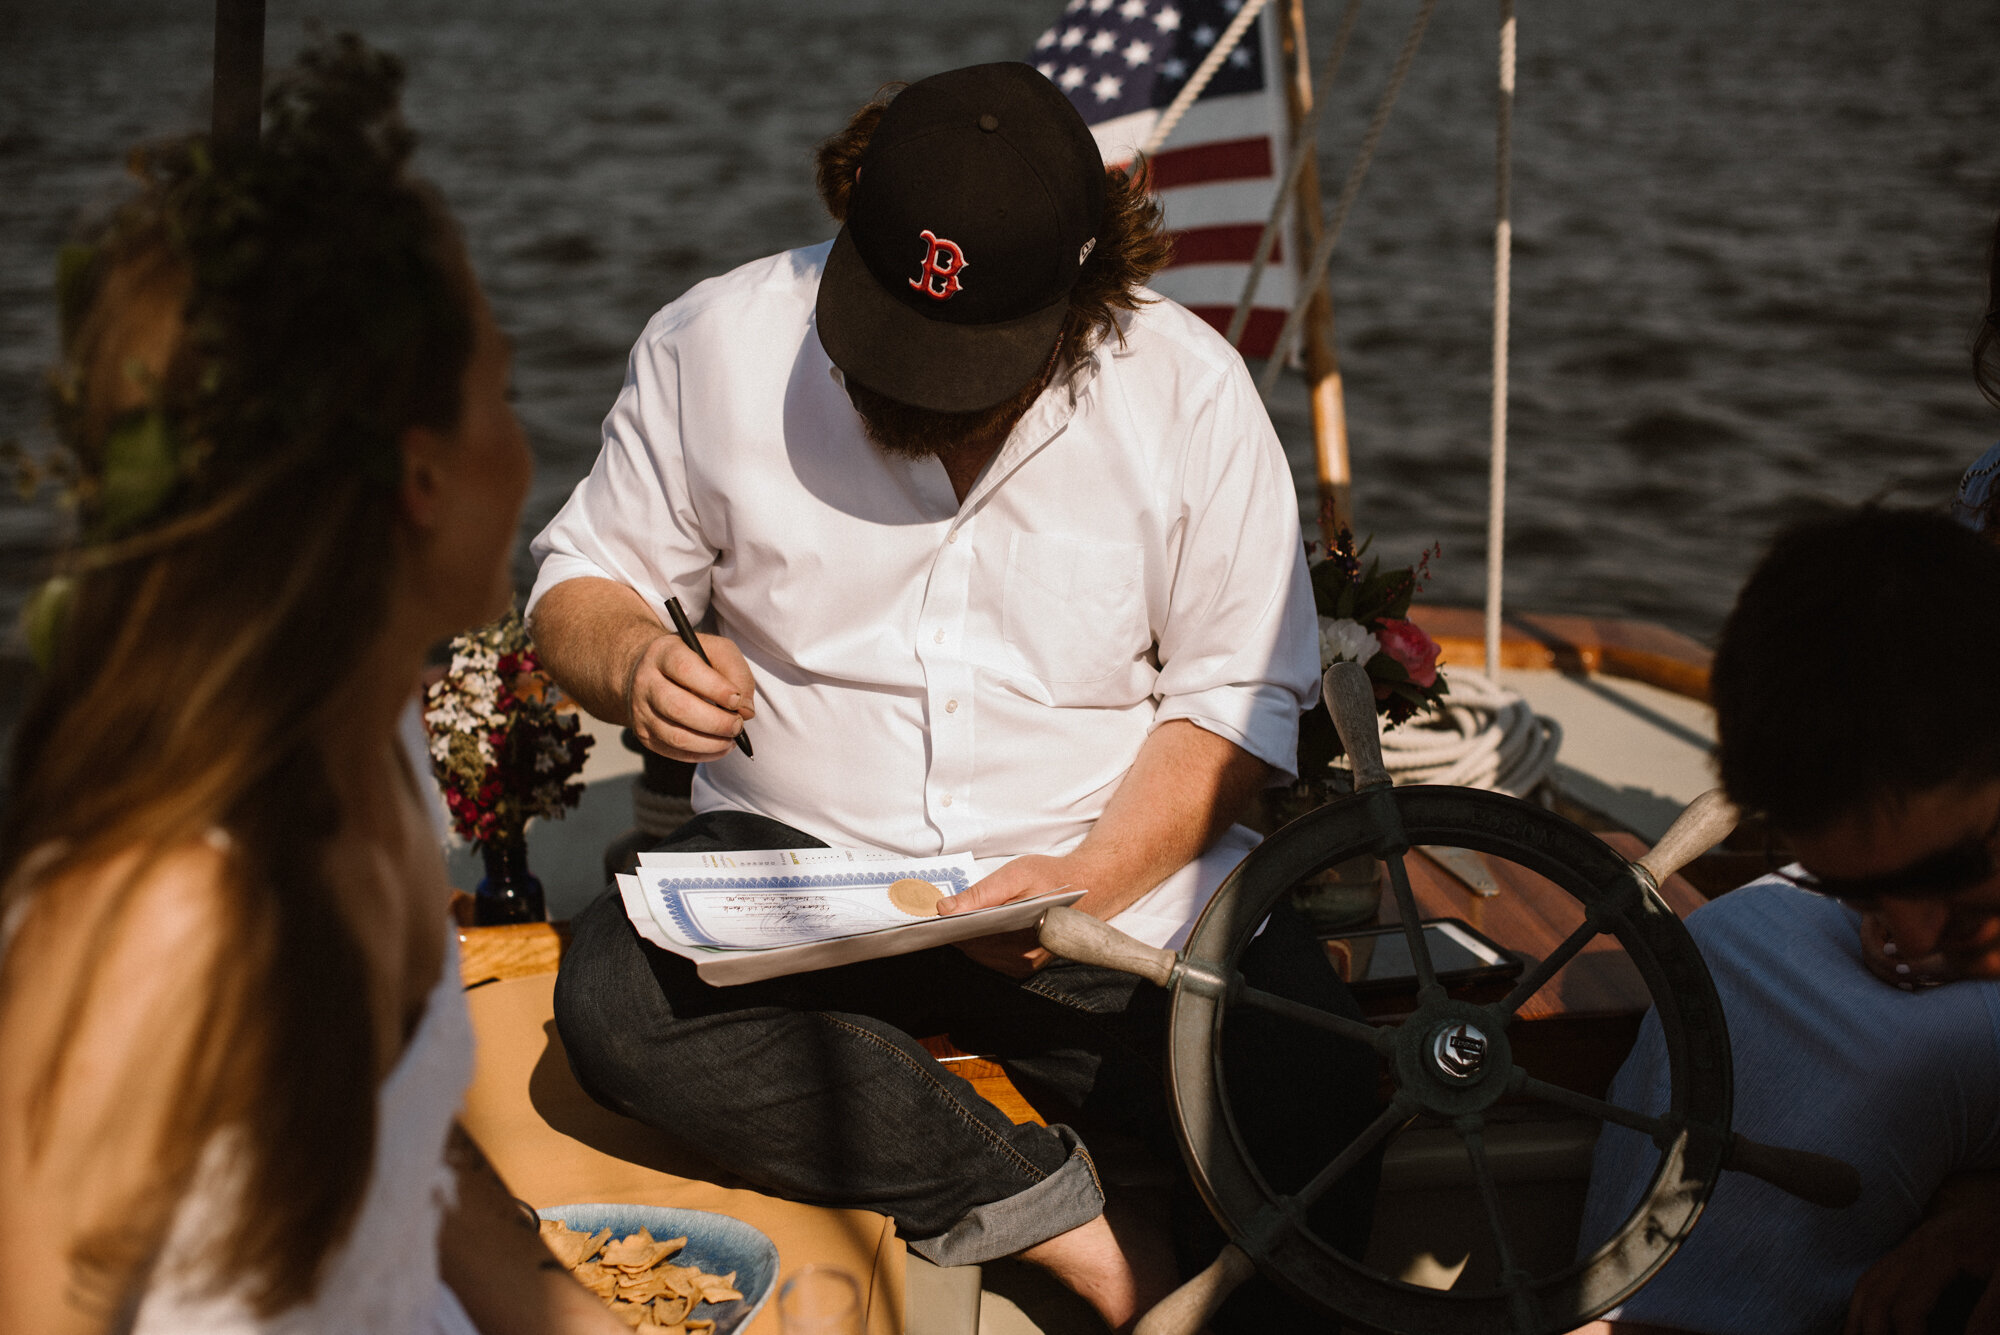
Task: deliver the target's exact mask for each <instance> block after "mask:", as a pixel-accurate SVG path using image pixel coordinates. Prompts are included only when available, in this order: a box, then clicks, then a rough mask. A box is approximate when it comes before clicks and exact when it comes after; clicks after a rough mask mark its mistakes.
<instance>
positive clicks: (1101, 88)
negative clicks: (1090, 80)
mask: <svg viewBox="0 0 2000 1335" xmlns="http://www.w3.org/2000/svg"><path fill="white" fill-rule="evenodd" d="M1124 87H1125V81H1124V80H1123V79H1120V78H1118V77H1117V76H1115V75H1111V74H1107V75H1105V76H1104V77H1103V78H1101V79H1099V80H1098V81H1097V82H1096V83H1094V84H1092V85H1090V91H1091V92H1093V93H1095V94H1096V95H1097V100H1098V101H1100V102H1110V101H1113V100H1115V99H1116V98H1117V96H1118V94H1119V93H1120V92H1121V91H1123V90H1124Z"/></svg>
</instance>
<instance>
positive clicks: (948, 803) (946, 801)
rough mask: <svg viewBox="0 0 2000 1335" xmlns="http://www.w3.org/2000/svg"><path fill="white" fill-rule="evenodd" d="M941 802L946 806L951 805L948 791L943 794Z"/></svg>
mask: <svg viewBox="0 0 2000 1335" xmlns="http://www.w3.org/2000/svg"><path fill="white" fill-rule="evenodd" d="M943 802H944V805H946V806H950V805H951V794H950V793H946V794H945V795H944V798H943Z"/></svg>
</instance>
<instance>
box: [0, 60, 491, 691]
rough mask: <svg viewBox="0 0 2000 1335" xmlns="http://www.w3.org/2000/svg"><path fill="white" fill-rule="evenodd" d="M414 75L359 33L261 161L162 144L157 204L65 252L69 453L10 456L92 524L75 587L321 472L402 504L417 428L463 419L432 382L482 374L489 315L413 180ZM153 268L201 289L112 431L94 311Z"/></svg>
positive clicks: (47, 619) (285, 81)
mask: <svg viewBox="0 0 2000 1335" xmlns="http://www.w3.org/2000/svg"><path fill="white" fill-rule="evenodd" d="M402 78H403V72H402V66H401V64H400V62H398V61H397V60H396V58H395V57H393V56H391V55H389V54H387V53H386V52H381V51H376V50H374V49H372V48H370V47H369V46H367V45H366V44H365V43H363V42H362V41H361V40H360V38H358V37H355V36H353V35H352V34H343V35H341V36H338V37H334V38H331V39H321V40H317V41H316V42H315V43H314V44H313V45H311V46H309V47H308V48H307V49H306V50H305V51H304V52H303V53H302V54H301V55H300V57H299V59H298V61H297V62H296V63H295V64H294V65H293V66H292V67H290V68H289V69H287V70H285V71H284V72H282V73H281V74H279V75H278V76H277V77H275V78H274V79H273V81H272V86H271V89H270V91H269V93H268V94H267V96H266V98H265V107H264V110H265V128H264V132H263V136H262V139H261V141H260V143H259V146H258V148H257V150H256V151H255V152H254V153H250V154H245V155H241V156H240V157H232V158H228V159H218V158H217V157H216V156H215V154H214V153H213V152H212V150H211V145H210V142H209V139H208V137H207V136H206V135H201V134H194V135H189V136H185V137H183V138H180V139H176V140H171V141H166V142H162V143H156V144H152V145H147V146H143V147H141V148H139V149H137V150H135V151H134V152H133V153H132V155H131V157H130V159H129V165H130V168H131V171H132V173H133V175H134V176H136V177H137V178H138V179H139V180H140V182H141V183H142V186H143V188H142V190H141V193H140V194H139V195H138V196H137V197H136V198H135V199H133V200H132V201H130V202H128V203H127V204H126V205H125V206H124V207H123V208H121V209H120V210H119V211H118V212H117V213H116V214H114V215H113V217H112V218H111V219H110V221H109V222H108V223H106V224H105V225H103V226H102V227H100V228H99V229H98V230H97V232H96V234H95V235H93V236H92V237H90V238H89V239H87V240H85V241H81V242H77V243H73V244H71V245H68V246H65V247H64V248H63V249H62V251H61V253H60V254H59V256H58V259H57V266H56V269H57V272H56V295H57V303H58V310H59V315H60V322H61V337H62V348H63V359H62V363H61V365H60V366H59V367H58V368H57V369H56V370H55V372H54V373H53V374H52V375H51V377H50V386H49V387H50V400H51V410H52V411H51V416H52V419H53V424H54V427H55V434H56V440H57V452H56V454H54V455H53V456H51V457H50V458H48V459H45V460H30V459H27V458H26V457H25V456H24V454H23V453H22V451H21V450H20V449H19V448H18V447H17V446H15V447H10V448H7V449H4V450H0V462H5V461H9V460H11V462H12V463H13V464H14V466H15V472H16V474H17V484H18V485H19V486H20V487H21V488H22V489H23V490H25V491H28V492H29V493H32V492H33V491H35V490H39V489H40V488H41V487H43V486H45V485H48V484H51V483H53V484H54V485H55V486H56V488H57V489H58V490H59V492H60V493H61V503H62V504H63V506H64V507H65V508H67V509H69V510H70V511H71V512H72V513H73V514H74V515H75V516H76V520H77V537H78V546H77V549H76V550H75V551H74V552H73V553H72V554H71V556H70V558H69V560H70V564H71V566H72V567H73V570H72V573H76V572H81V571H86V570H89V569H92V568H98V567H102V566H107V565H111V564H114V563H117V562H120V561H124V560H127V559H131V558H133V557H136V556H140V555H145V554H150V553H153V552H157V551H159V550H161V549H162V548H164V547H166V546H170V545H171V544H172V543H174V542H175V541H177V540H179V539H180V538H182V537H184V536H186V535H187V534H190V533H193V532H198V531H200V530H201V529H202V528H204V527H206V525H207V523H208V522H210V521H212V520H213V519H215V518H218V517H219V516H220V515H221V514H222V513H226V512H227V511H229V510H231V509H233V508H234V507H235V506H237V505H241V504H245V503H254V499H253V498H254V495H255V493H256V492H257V490H258V489H259V488H260V487H262V486H264V485H268V484H269V483H271V482H273V481H275V480H277V479H280V478H284V477H287V476H295V475H297V474H298V473H300V472H301V471H304V472H307V473H319V474H322V475H324V476H328V477H339V476H343V475H344V476H349V477H359V478H362V479H364V480H365V481H367V482H369V483H373V484H377V485H380V486H382V487H384V488H385V489H391V488H393V487H394V486H395V484H396V481H397V478H398V477H399V475H400V471H401V453H400V448H399V441H400V437H401V433H402V430H403V428H404V427H406V426H407V425H409V424H410V423H412V422H419V421H421V422H425V423H435V424H441V425H448V424H450V423H451V422H452V421H454V420H455V418H456V413H457V400H458V383H457V376H456V375H449V376H439V375H436V374H430V373H429V372H431V371H432V370H433V368H434V367H435V366H436V365H437V363H438V362H439V361H440V360H443V361H445V362H449V361H451V360H452V358H453V357H454V356H455V357H456V358H457V367H458V368H459V369H462V366H463V363H464V358H465V356H467V355H469V351H470V345H471V324H470V316H469V313H468V311H467V309H466V300H465V294H464V290H463V286H462V282H461V280H460V277H459V274H458V272H457V269H456V267H455V266H456V265H457V263H458V261H457V260H456V258H455V257H454V258H446V257H444V256H443V255H442V254H441V250H440V238H441V236H442V235H443V234H445V231H446V224H445V223H444V221H443V219H444V214H443V211H442V209H441V207H440V206H439V205H437V204H436V203H435V202H434V201H433V200H432V199H431V198H430V197H429V196H428V195H426V194H424V193H423V192H422V190H421V189H420V188H419V187H418V186H416V185H415V184H414V183H413V182H412V181H411V180H410V179H409V178H408V177H407V176H406V175H405V167H406V164H407V162H408V159H409V156H410V152H411V149H412V147H413V144H414V137H413V136H412V135H411V133H410V131H409V130H408V128H407V127H406V126H405V125H404V124H403V122H402V119H401V116H400V113H399V111H398V97H399V94H400V90H401V86H402ZM148 255H151V256H155V257H160V256H164V257H165V258H166V259H168V260H169V261H170V262H171V264H172V265H173V266H174V267H175V268H177V269H178V270H179V271H180V272H181V273H182V274H184V275H185V279H184V282H183V284H182V286H183V287H184V290H185V292H186V298H185V303H184V305H183V307H182V309H181V311H180V312H179V315H180V321H181V326H182V330H183V333H182V336H181V337H180V338H179V339H178V340H177V347H176V350H175V352H174V354H173V357H172V359H171V361H170V363H169V364H168V365H167V366H165V367H163V368H154V369H150V370H149V369H148V368H144V367H141V366H139V365H138V364H137V363H128V364H127V365H125V366H123V367H120V368H117V370H118V372H119V373H120V374H122V375H124V376H125V377H126V380H127V383H128V384H129V385H130V387H131V388H132V389H134V390H136V391H137V395H136V397H137V398H138V399H139V402H138V404H137V405H136V406H134V407H131V408H129V409H127V410H126V411H123V412H121V413H118V414H117V415H115V416H111V417H109V418H108V419H107V418H105V417H104V416H103V414H102V405H99V404H93V403H91V402H90V399H89V396H88V393H87V388H88V387H89V386H90V384H91V381H90V376H91V374H92V371H93V366H92V364H91V363H92V360H93V358H95V357H98V356H101V355H103V354H100V353H99V352H98V351H97V349H96V348H95V346H94V340H95V339H96V338H97V337H98V335H99V332H100V331H99V330H97V329H95V328H93V317H94V316H95V315H96V312H97V310H98V307H99V306H100V304H101V303H102V302H104V301H105V300H106V299H107V297H109V296H110V294H111V281H112V279H113V276H114V275H115V274H117V273H118V272H119V271H120V269H121V266H126V265H129V264H130V263H131V262H132V261H133V260H134V259H135V257H136V258H143V257H146V256H148ZM99 318H101V317H99ZM439 347H443V349H444V351H443V352H441V353H435V354H430V353H429V350H432V349H436V348H439ZM427 354H429V355H427ZM100 374H101V372H100ZM438 381H446V382H448V383H441V384H440V383H435V382H438ZM100 392H101V391H100ZM67 587H68V578H67V577H66V576H59V577H58V578H57V579H56V580H54V581H51V583H50V584H49V585H48V586H46V587H45V588H44V589H43V591H42V593H41V594H39V595H37V597H36V598H35V599H34V601H33V602H32V603H31V605H30V609H29V612H28V621H29V630H30V643H31V646H33V647H34V648H35V649H36V656H37V657H38V658H39V659H42V660H43V661H44V662H46V661H47V659H48V650H49V648H50V646H51V644H52V640H53V636H54V634H55V630H56V628H57V627H59V626H60V624H61V621H62V619H63V616H62V611H61V604H62V602H63V600H64V599H65V598H66V589H67ZM38 641H39V642H38Z"/></svg>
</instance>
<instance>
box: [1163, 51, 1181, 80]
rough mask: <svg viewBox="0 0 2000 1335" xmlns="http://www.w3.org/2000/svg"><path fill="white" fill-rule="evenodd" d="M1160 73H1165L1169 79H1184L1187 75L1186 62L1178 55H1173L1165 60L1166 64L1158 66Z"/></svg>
mask: <svg viewBox="0 0 2000 1335" xmlns="http://www.w3.org/2000/svg"><path fill="white" fill-rule="evenodd" d="M1160 73H1162V74H1164V75H1166V76H1167V77H1168V78H1169V79H1175V80H1179V79H1185V78H1186V77H1187V62H1186V61H1185V60H1182V59H1181V58H1180V57H1179V56H1175V57H1173V58H1172V59H1171V60H1169V61H1167V63H1166V64H1164V65H1162V66H1160Z"/></svg>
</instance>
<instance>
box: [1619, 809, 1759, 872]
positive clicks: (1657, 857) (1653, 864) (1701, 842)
mask: <svg viewBox="0 0 2000 1335" xmlns="http://www.w3.org/2000/svg"><path fill="white" fill-rule="evenodd" d="M1739 819H1741V818H1740V816H1739V815H1738V814H1737V811H1736V808H1735V807H1734V806H1733V805H1732V804H1731V803H1730V801H1729V799H1728V798H1726V797H1724V796H1723V795H1722V790H1721V789H1720V788H1711V789H1709V790H1708V791H1707V792H1705V793H1703V794H1702V795H1701V796H1700V797H1697V798H1696V799H1695V800H1694V801H1692V802H1690V803H1688V804H1687V809H1686V810H1685V811H1683V812H1681V814H1680V815H1678V816H1676V817H1674V823H1673V824H1672V825H1670V826H1668V827H1667V832H1666V833H1665V834H1663V835H1661V836H1660V842H1659V843H1657V844H1654V845H1653V850H1652V852H1650V853H1647V854H1646V855H1645V856H1644V857H1642V858H1640V859H1639V863H1638V865H1639V866H1641V867H1644V868H1645V869H1646V872H1647V874H1648V875H1650V876H1651V877H1652V878H1653V884H1655V885H1665V884H1666V883H1667V878H1668V877H1669V876H1672V875H1673V874H1674V873H1675V872H1677V871H1679V870H1680V869H1681V868H1682V867H1685V866H1687V865H1688V863H1690V862H1693V861H1694V860H1695V859H1696V858H1698V857H1700V856H1701V855H1702V854H1703V853H1706V852H1707V851H1708V850H1709V849H1711V848H1714V847H1715V846H1716V845H1717V844H1719V843H1721V842H1722V841H1723V840H1724V839H1727V838H1728V837H1729V832H1730V831H1731V830H1733V829H1735V828H1736V822H1737V821H1738V820H1739Z"/></svg>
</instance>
